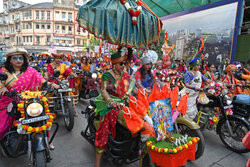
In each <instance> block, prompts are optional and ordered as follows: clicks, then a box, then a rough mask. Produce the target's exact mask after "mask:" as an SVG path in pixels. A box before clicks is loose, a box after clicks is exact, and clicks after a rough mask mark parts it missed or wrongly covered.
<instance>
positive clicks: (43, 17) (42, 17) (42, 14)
mask: <svg viewBox="0 0 250 167" xmlns="http://www.w3.org/2000/svg"><path fill="white" fill-rule="evenodd" d="M41 19H42V20H44V19H45V16H44V11H41Z"/></svg>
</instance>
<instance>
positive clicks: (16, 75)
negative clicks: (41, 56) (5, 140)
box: [0, 48, 57, 139]
mask: <svg viewBox="0 0 250 167" xmlns="http://www.w3.org/2000/svg"><path fill="white" fill-rule="evenodd" d="M6 57H7V60H6V62H5V64H4V67H2V68H1V69H0V72H4V73H6V74H7V75H8V79H7V80H6V81H4V82H3V83H0V96H1V98H0V139H1V137H2V136H3V135H4V134H5V133H6V132H7V131H8V130H9V128H10V127H11V126H12V123H13V121H14V118H12V117H10V116H9V115H8V114H7V113H6V110H7V106H8V105H9V103H10V102H11V101H12V99H11V98H9V97H7V96H3V95H4V93H5V92H7V91H9V90H11V89H12V88H15V90H16V91H17V92H18V93H21V92H22V91H26V90H39V88H40V87H41V85H42V83H43V82H45V79H44V78H43V77H42V76H41V74H39V73H38V72H37V71H36V70H35V69H34V68H32V67H29V63H28V58H27V51H26V50H25V49H21V48H14V49H10V50H9V51H8V52H7V53H6ZM48 85H49V86H53V87H55V88H57V85H56V84H52V83H48Z"/></svg>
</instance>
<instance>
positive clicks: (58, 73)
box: [53, 70, 61, 78]
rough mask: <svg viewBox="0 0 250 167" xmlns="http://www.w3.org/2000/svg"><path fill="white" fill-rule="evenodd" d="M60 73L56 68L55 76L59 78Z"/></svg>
mask: <svg viewBox="0 0 250 167" xmlns="http://www.w3.org/2000/svg"><path fill="white" fill-rule="evenodd" d="M60 74H61V73H60V71H59V70H55V71H54V74H53V76H54V77H56V78H58V77H59V76H60Z"/></svg>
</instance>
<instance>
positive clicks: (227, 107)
mask: <svg viewBox="0 0 250 167" xmlns="http://www.w3.org/2000/svg"><path fill="white" fill-rule="evenodd" d="M229 108H233V105H230V106H224V109H225V110H226V109H229Z"/></svg>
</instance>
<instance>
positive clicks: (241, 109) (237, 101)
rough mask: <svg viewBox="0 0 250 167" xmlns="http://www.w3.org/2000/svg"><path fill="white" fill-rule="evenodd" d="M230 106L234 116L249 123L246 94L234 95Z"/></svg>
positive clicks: (249, 108) (248, 106)
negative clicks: (242, 118)
mask: <svg viewBox="0 0 250 167" xmlns="http://www.w3.org/2000/svg"><path fill="white" fill-rule="evenodd" d="M232 104H233V111H234V115H238V116H241V117H244V118H245V119H246V120H247V121H248V122H249V119H250V118H249V116H250V96H249V95H246V94H239V95H235V96H234V97H233V101H232Z"/></svg>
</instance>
